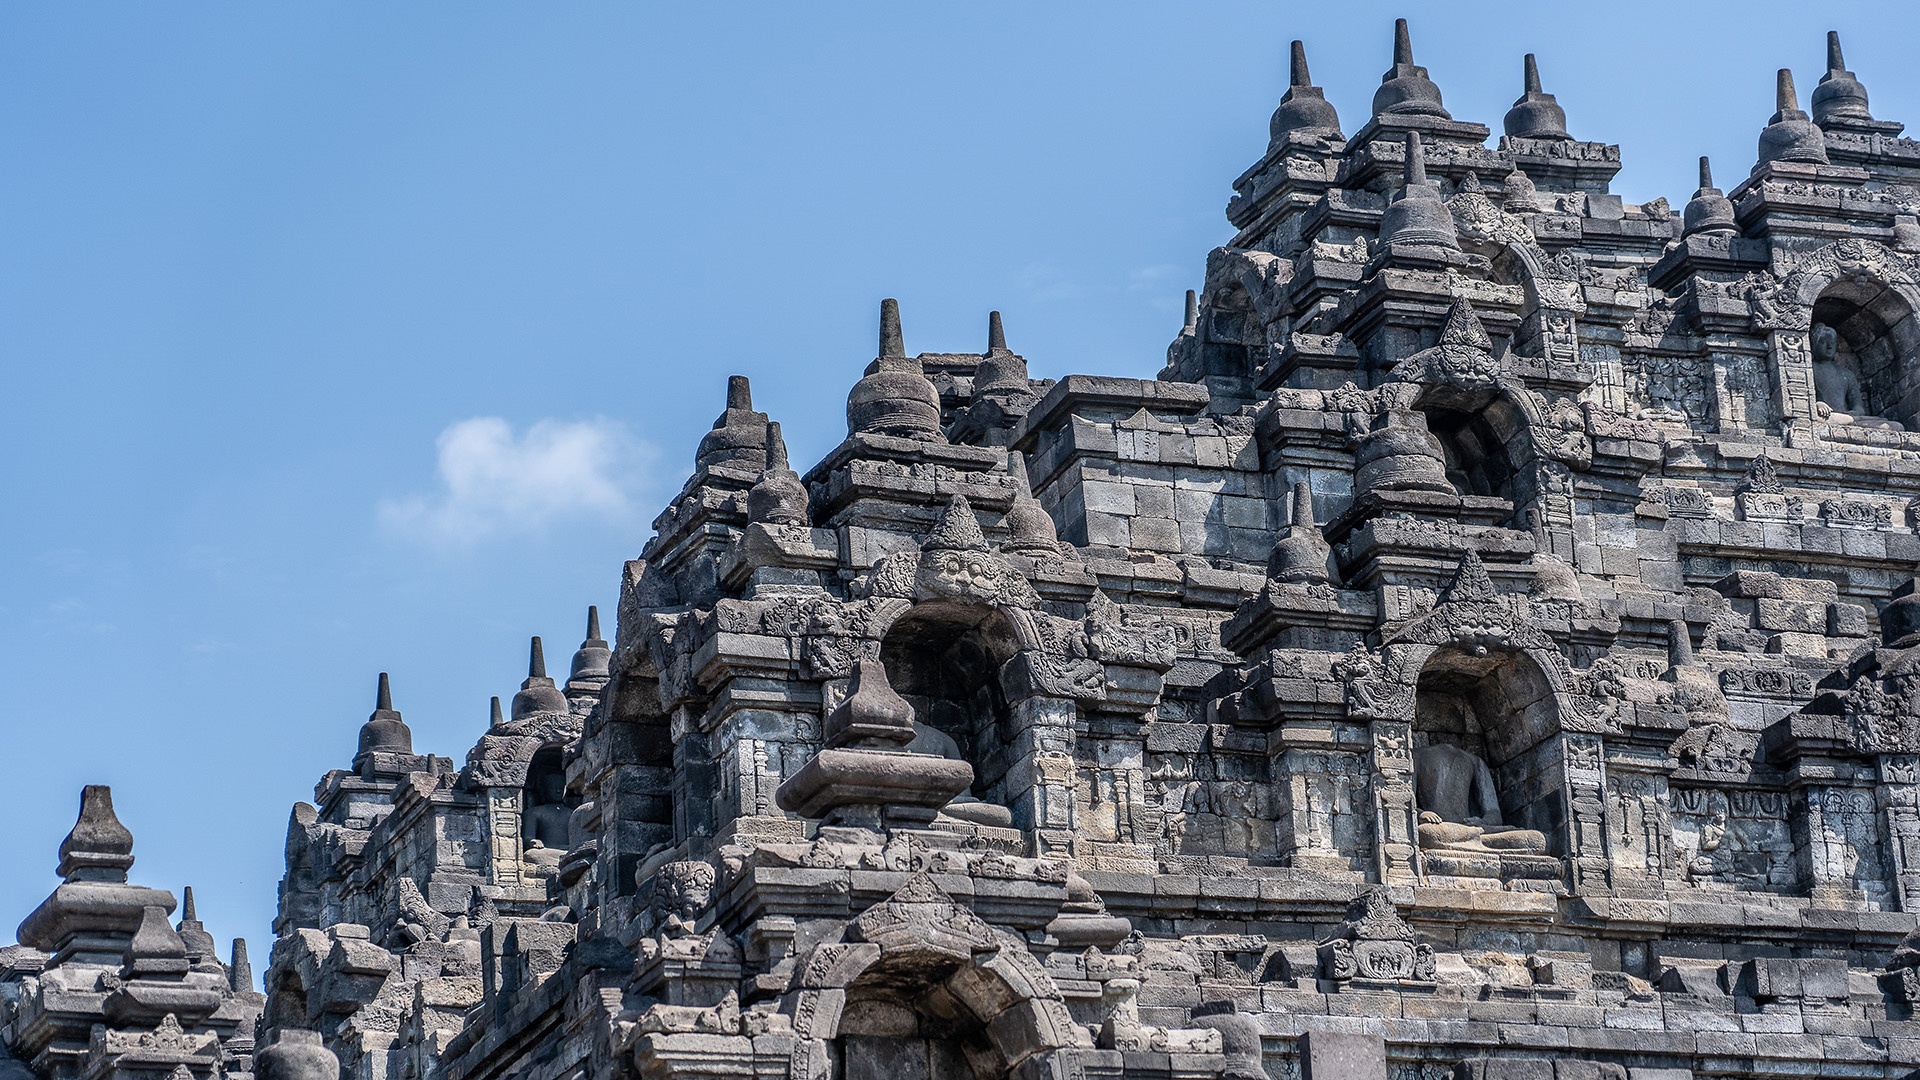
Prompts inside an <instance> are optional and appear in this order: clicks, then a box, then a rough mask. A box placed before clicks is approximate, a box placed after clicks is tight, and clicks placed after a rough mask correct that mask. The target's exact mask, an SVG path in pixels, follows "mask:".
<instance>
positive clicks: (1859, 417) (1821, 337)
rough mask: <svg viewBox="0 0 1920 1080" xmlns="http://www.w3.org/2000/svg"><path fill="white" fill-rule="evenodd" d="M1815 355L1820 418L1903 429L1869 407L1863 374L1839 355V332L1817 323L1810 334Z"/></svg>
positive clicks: (1811, 349)
mask: <svg viewBox="0 0 1920 1080" xmlns="http://www.w3.org/2000/svg"><path fill="white" fill-rule="evenodd" d="M1807 343H1808V346H1809V348H1810V351H1811V352H1812V354H1813V394H1814V398H1815V400H1816V401H1817V402H1818V409H1817V411H1821V412H1823V413H1824V415H1823V416H1822V417H1821V419H1824V420H1826V421H1827V422H1829V423H1833V424H1856V425H1859V426H1860V427H1878V428H1890V429H1892V430H1895V431H1899V430H1902V427H1901V425H1900V424H1898V423H1895V422H1894V421H1892V420H1886V419H1883V418H1881V417H1878V416H1875V415H1873V414H1872V413H1871V412H1869V411H1868V410H1867V392H1866V389H1865V388H1864V387H1863V386H1862V385H1861V383H1860V374H1859V372H1857V371H1855V370H1854V369H1853V368H1852V367H1851V366H1849V365H1848V364H1847V363H1846V361H1844V360H1843V359H1842V358H1841V356H1840V332H1839V331H1837V330H1835V329H1834V328H1833V327H1831V326H1828V325H1827V324H1826V323H1814V324H1813V328H1812V329H1811V330H1810V331H1809V332H1808V334H1807Z"/></svg>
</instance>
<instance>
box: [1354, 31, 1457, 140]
mask: <svg viewBox="0 0 1920 1080" xmlns="http://www.w3.org/2000/svg"><path fill="white" fill-rule="evenodd" d="M1373 114H1374V115H1375V116H1385V115H1390V114H1391V115H1400V116H1437V117H1439V118H1440V119H1442V120H1451V119H1453V116H1452V115H1451V114H1450V113H1448V112H1447V108H1446V106H1445V105H1443V104H1441V101H1440V88H1439V87H1438V86H1436V85H1434V82H1433V80H1432V79H1430V78H1428V77H1427V69H1426V68H1423V67H1421V66H1419V65H1418V64H1415V63H1414V62H1413V35H1412V33H1411V32H1410V31H1409V30H1408V29H1407V20H1405V19H1395V20H1394V21H1393V66H1392V67H1390V68H1388V69H1387V73H1386V74H1385V75H1383V76H1381V77H1380V89H1378V90H1375V91H1374V92H1373Z"/></svg>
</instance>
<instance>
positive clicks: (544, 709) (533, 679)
mask: <svg viewBox="0 0 1920 1080" xmlns="http://www.w3.org/2000/svg"><path fill="white" fill-rule="evenodd" d="M567 711H568V705H567V696H566V695H565V694H563V693H561V692H560V688H559V687H557V686H555V685H554V684H553V680H552V679H550V678H548V677H547V653H546V647H545V646H544V645H543V644H542V643H541V641H540V636H539V635H538V634H535V635H534V637H533V642H532V644H531V645H529V646H528V648H527V678H526V681H524V682H522V683H521V684H520V692H519V693H517V694H515V695H513V718H514V719H515V720H524V719H526V718H527V717H529V716H533V715H534V714H536V713H563V712H567Z"/></svg>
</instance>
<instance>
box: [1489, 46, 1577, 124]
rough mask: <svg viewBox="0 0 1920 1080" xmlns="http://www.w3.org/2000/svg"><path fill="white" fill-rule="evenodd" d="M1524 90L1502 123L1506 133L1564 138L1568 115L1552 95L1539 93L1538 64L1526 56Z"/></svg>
mask: <svg viewBox="0 0 1920 1080" xmlns="http://www.w3.org/2000/svg"><path fill="white" fill-rule="evenodd" d="M1522 83H1523V86H1524V90H1523V91H1522V93H1521V94H1520V100H1518V101H1515V102H1514V103H1513V108H1511V109H1508V110H1507V115H1506V119H1505V120H1503V121H1502V124H1503V126H1504V127H1505V128H1506V131H1507V134H1508V135H1509V136H1511V137H1513V138H1519V139H1567V138H1571V136H1569V135H1568V134H1567V112H1566V110H1565V109H1562V108H1561V107H1560V103H1559V102H1558V101H1555V100H1554V97H1553V95H1552V94H1548V93H1543V92H1541V90H1540V65H1539V64H1538V63H1537V62H1536V61H1535V60H1534V58H1533V54H1532V53H1528V54H1527V58H1526V62H1525V65H1524V68H1523V71H1522Z"/></svg>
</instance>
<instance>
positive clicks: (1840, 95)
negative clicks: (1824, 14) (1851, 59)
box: [1810, 30, 1873, 127]
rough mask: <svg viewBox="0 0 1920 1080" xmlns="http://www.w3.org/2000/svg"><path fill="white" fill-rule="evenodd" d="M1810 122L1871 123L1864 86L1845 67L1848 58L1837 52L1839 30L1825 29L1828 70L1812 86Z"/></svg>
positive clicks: (1838, 48)
mask: <svg viewBox="0 0 1920 1080" xmlns="http://www.w3.org/2000/svg"><path fill="white" fill-rule="evenodd" d="M1810 105H1811V106H1812V109H1813V122H1814V123H1816V124H1820V125H1822V126H1823V127H1824V126H1827V125H1835V126H1838V127H1846V126H1847V122H1848V121H1864V122H1866V123H1868V124H1871V123H1873V113H1872V111H1871V110H1869V109H1868V108H1867V88H1866V87H1864V86H1862V85H1860V80H1859V79H1857V78H1855V77H1854V74H1853V72H1851V71H1848V70H1847V58H1846V56H1844V55H1843V54H1842V53H1841V52H1840V31H1838V30H1829V31H1827V72H1826V74H1824V75H1822V76H1820V84H1819V85H1818V86H1815V87H1814V88H1813V98H1812V99H1811V101H1810Z"/></svg>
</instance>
